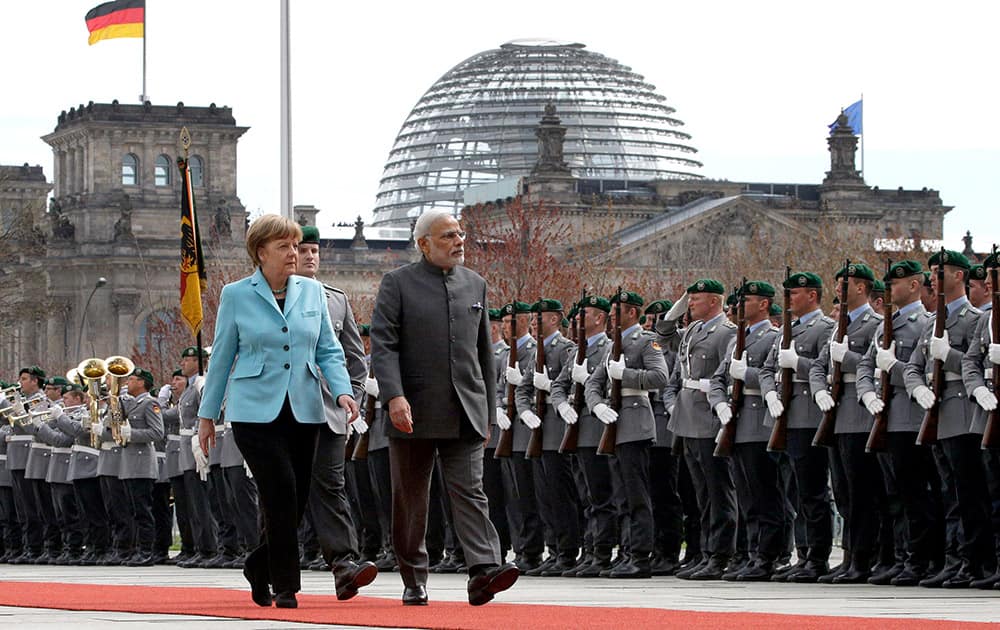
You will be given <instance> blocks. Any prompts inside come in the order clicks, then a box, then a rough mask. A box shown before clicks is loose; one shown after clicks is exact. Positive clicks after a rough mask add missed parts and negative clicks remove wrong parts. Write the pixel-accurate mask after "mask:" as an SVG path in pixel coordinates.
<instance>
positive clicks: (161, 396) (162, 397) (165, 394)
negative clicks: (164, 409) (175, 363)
mask: <svg viewBox="0 0 1000 630" xmlns="http://www.w3.org/2000/svg"><path fill="white" fill-rule="evenodd" d="M172 391H173V390H172V389H171V387H170V385H169V384H167V385H164V386H163V387H161V388H160V391H159V392H157V394H156V400H158V401H159V402H160V405H161V406H162V405H166V404H167V403H168V402H170V394H171V392H172Z"/></svg>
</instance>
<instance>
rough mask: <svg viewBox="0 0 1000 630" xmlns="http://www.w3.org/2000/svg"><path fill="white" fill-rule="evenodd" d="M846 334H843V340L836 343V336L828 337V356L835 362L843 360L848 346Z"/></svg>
mask: <svg viewBox="0 0 1000 630" xmlns="http://www.w3.org/2000/svg"><path fill="white" fill-rule="evenodd" d="M848 341H849V340H848V338H847V335H844V340H843V341H841V342H840V343H837V340H836V338H834V337H830V358H831V359H833V360H834V361H835V362H837V363H843V362H844V355H846V354H847V349H848V348H850V346H849V345H848Z"/></svg>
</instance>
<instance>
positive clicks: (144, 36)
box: [139, 6, 147, 105]
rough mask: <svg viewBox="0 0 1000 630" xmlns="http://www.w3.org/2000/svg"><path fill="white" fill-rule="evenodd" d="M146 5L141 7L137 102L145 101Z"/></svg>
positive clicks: (142, 102) (141, 103) (143, 102)
mask: <svg viewBox="0 0 1000 630" xmlns="http://www.w3.org/2000/svg"><path fill="white" fill-rule="evenodd" d="M146 100H147V97H146V7H145V6H144V7H143V9H142V94H140V95H139V104H140V105H143V104H145V103H146Z"/></svg>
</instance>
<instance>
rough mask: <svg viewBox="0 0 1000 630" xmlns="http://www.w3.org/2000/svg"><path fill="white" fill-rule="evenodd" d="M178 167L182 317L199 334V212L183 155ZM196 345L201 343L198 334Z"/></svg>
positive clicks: (201, 261) (202, 278) (203, 283)
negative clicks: (179, 181)
mask: <svg viewBox="0 0 1000 630" xmlns="http://www.w3.org/2000/svg"><path fill="white" fill-rule="evenodd" d="M185 131H186V130H185ZM177 166H178V167H179V168H180V171H181V317H182V318H183V319H184V321H185V322H187V325H188V328H190V329H191V334H192V335H193V336H198V335H200V334H201V322H202V317H203V313H202V304H201V294H202V293H203V292H204V290H205V286H206V284H207V282H208V276H207V274H206V273H205V257H204V255H203V254H202V250H201V234H200V233H199V231H198V213H197V212H196V211H195V207H194V190H193V189H192V187H191V169H190V168H189V167H188V162H187V160H185V159H184V158H177ZM198 345H199V346H200V345H201V342H200V337H199V343H198Z"/></svg>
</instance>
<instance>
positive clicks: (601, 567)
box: [573, 558, 611, 578]
mask: <svg viewBox="0 0 1000 630" xmlns="http://www.w3.org/2000/svg"><path fill="white" fill-rule="evenodd" d="M605 571H606V572H607V573H608V575H610V574H611V559H610V558H594V561H593V562H591V563H590V564H589V565H587V566H585V567H583V568H582V569H580V570H579V571H577V572H576V575H575V576H573V577H578V578H596V577H601V574H602V573H603V572H605Z"/></svg>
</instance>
